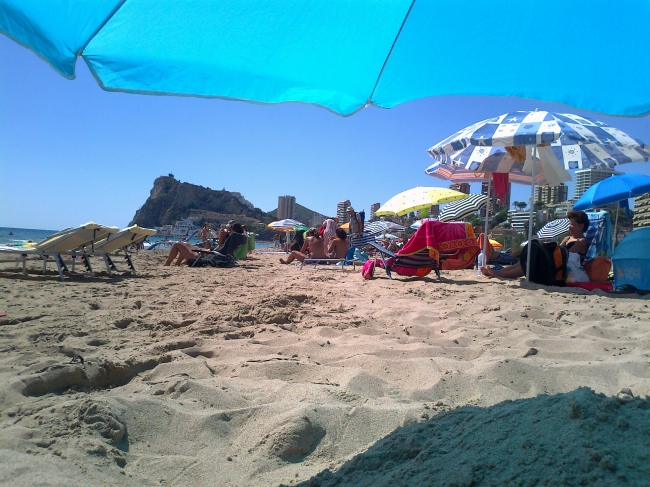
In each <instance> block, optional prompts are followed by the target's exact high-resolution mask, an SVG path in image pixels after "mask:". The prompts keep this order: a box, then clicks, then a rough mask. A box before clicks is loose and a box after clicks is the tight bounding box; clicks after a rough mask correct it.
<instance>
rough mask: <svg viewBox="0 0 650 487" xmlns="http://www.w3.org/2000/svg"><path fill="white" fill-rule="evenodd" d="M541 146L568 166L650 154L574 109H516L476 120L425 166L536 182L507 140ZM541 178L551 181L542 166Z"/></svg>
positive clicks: (459, 177)
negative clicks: (497, 174) (507, 149)
mask: <svg viewBox="0 0 650 487" xmlns="http://www.w3.org/2000/svg"><path fill="white" fill-rule="evenodd" d="M538 144H550V150H549V149H548V148H547V147H539V148H538V155H539V157H540V158H541V159H542V160H544V159H546V160H549V161H550V162H553V163H554V162H556V161H557V162H558V163H559V164H560V165H561V166H562V167H564V169H565V170H566V169H589V168H611V167H614V166H617V165H619V164H625V163H629V162H642V161H646V160H648V159H649V158H650V147H649V146H648V145H646V144H645V143H643V142H641V141H640V140H636V139H633V138H632V137H630V136H629V135H627V134H626V133H625V132H622V131H621V130H619V129H616V128H614V127H610V126H609V125H606V124H605V123H603V122H599V121H596V120H590V119H588V118H585V117H581V116H578V115H574V114H569V113H550V112H544V111H536V112H526V111H521V112H513V113H506V114H504V115H500V116H498V117H494V118H490V119H488V120H484V121H482V122H479V123H476V124H474V125H470V126H469V127H467V128H465V129H463V130H460V131H459V132H457V133H455V134H453V135H451V136H449V137H447V138H446V139H444V140H442V141H441V142H439V143H437V144H436V145H434V146H433V147H431V148H430V149H429V150H428V153H429V155H430V156H431V157H433V158H434V159H435V160H436V162H435V163H433V164H432V165H431V166H429V167H428V168H427V169H426V170H425V172H426V173H427V174H429V175H430V176H435V177H439V178H442V179H448V180H452V181H472V180H473V181H476V180H477V179H480V178H483V177H484V176H483V173H485V172H501V173H506V172H507V173H510V179H511V181H512V182H516V183H524V184H530V183H531V176H530V172H531V171H530V169H529V168H528V167H524V166H525V163H524V162H517V161H515V159H514V158H513V157H512V156H510V154H509V153H508V152H507V151H506V150H505V146H521V145H526V146H532V145H538ZM535 172H536V177H535V184H544V183H547V182H551V181H549V180H548V176H549V175H547V174H545V172H544V171H543V170H539V171H538V170H537V167H536V171H535Z"/></svg>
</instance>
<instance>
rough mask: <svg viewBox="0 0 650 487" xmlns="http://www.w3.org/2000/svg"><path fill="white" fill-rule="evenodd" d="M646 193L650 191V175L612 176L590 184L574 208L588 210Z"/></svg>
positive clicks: (629, 174)
mask: <svg viewBox="0 0 650 487" xmlns="http://www.w3.org/2000/svg"><path fill="white" fill-rule="evenodd" d="M644 193H650V176H646V175H645V174H632V173H628V174H621V175H620V176H611V177H609V178H607V179H603V180H602V181H600V182H598V183H596V184H594V185H593V186H590V187H589V189H587V191H585V192H584V194H583V195H582V196H581V197H580V199H579V200H578V201H576V203H575V205H573V208H574V209H575V210H588V209H590V208H597V207H599V206H605V205H607V204H609V203H615V202H618V201H622V200H626V199H629V198H634V197H636V196H641V195H642V194H644Z"/></svg>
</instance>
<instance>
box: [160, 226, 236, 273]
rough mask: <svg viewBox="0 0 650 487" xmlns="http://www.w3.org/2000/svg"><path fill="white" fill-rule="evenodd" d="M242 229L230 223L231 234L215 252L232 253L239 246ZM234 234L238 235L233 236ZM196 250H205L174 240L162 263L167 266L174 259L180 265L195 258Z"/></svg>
mask: <svg viewBox="0 0 650 487" xmlns="http://www.w3.org/2000/svg"><path fill="white" fill-rule="evenodd" d="M243 233H244V229H243V228H242V226H241V225H240V224H239V223H235V224H233V225H232V234H231V235H229V236H228V238H226V240H225V241H224V243H223V245H221V246H220V247H218V248H217V249H215V251H216V252H219V253H220V254H223V255H232V253H233V252H234V251H235V250H236V249H237V248H238V247H240V246H241V242H240V241H239V240H241V238H242V237H243ZM235 234H237V235H239V236H240V237H235ZM197 250H205V249H202V248H200V247H195V246H194V245H192V244H190V243H188V242H176V243H175V244H174V245H172V248H171V250H170V251H169V257H167V261H166V262H165V264H164V265H166V266H169V265H171V263H172V262H173V261H174V259H176V265H181V264H182V263H184V262H185V261H187V260H189V259H197V258H198V257H199V256H200V255H201V254H200V252H197Z"/></svg>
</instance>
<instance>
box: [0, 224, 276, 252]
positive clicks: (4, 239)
mask: <svg viewBox="0 0 650 487" xmlns="http://www.w3.org/2000/svg"><path fill="white" fill-rule="evenodd" d="M59 231H60V230H42V229H37V228H14V227H0V245H19V244H20V243H25V242H30V241H31V242H40V241H41V240H45V239H46V238H47V237H49V236H50V235H53V234H55V233H57V232H59ZM148 240H149V241H150V242H157V241H160V240H165V238H164V237H157V236H153V237H149V238H148ZM179 240H180V239H179ZM190 242H191V243H199V242H200V240H199V239H192V240H190ZM272 245H273V242H255V248H266V247H269V246H272Z"/></svg>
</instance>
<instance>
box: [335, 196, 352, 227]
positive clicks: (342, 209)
mask: <svg viewBox="0 0 650 487" xmlns="http://www.w3.org/2000/svg"><path fill="white" fill-rule="evenodd" d="M349 206H350V200H343V201H339V203H338V205H336V217H337V218H338V219H339V223H347V222H348V221H349V220H350V217H349V216H348V207H349Z"/></svg>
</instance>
